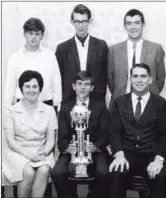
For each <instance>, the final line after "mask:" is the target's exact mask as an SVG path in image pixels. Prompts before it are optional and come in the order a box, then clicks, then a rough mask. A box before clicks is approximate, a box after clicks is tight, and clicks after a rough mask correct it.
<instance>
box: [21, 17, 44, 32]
mask: <svg viewBox="0 0 166 198" xmlns="http://www.w3.org/2000/svg"><path fill="white" fill-rule="evenodd" d="M23 29H24V32H27V31H35V32H37V31H41V32H42V34H43V33H44V31H45V26H44V24H43V22H42V21H41V20H40V19H38V18H30V19H28V20H27V21H26V22H25V23H24V26H23Z"/></svg>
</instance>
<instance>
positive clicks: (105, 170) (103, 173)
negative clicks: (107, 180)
mask: <svg viewBox="0 0 166 198" xmlns="http://www.w3.org/2000/svg"><path fill="white" fill-rule="evenodd" d="M96 175H97V176H99V177H106V176H107V175H108V167H98V168H97V169H96Z"/></svg>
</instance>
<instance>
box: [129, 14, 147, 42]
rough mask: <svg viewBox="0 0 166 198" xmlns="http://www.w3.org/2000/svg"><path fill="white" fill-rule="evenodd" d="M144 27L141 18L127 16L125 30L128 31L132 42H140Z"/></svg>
mask: <svg viewBox="0 0 166 198" xmlns="http://www.w3.org/2000/svg"><path fill="white" fill-rule="evenodd" d="M143 27H144V25H143V24H142V21H141V17H140V16H139V15H135V16H133V17H131V16H126V22H125V30H126V31H127V34H128V37H129V39H130V40H132V41H135V42H137V41H139V40H140V39H141V38H142V34H143Z"/></svg>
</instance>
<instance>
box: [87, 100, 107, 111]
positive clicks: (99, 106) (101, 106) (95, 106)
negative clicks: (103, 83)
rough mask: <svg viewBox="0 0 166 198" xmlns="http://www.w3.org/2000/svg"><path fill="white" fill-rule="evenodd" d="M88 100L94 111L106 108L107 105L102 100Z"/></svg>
mask: <svg viewBox="0 0 166 198" xmlns="http://www.w3.org/2000/svg"><path fill="white" fill-rule="evenodd" d="M90 102H91V104H92V107H93V109H94V110H95V111H103V110H107V106H106V104H105V102H104V101H103V102H102V101H98V100H91V101H90Z"/></svg>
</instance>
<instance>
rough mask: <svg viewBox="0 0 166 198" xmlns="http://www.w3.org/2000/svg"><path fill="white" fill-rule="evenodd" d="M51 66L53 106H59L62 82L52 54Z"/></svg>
mask: <svg viewBox="0 0 166 198" xmlns="http://www.w3.org/2000/svg"><path fill="white" fill-rule="evenodd" d="M52 68H53V71H52V87H53V106H57V107H59V108H60V103H61V101H62V82H61V75H60V71H59V66H58V62H57V60H56V57H55V56H54V55H52Z"/></svg>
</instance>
